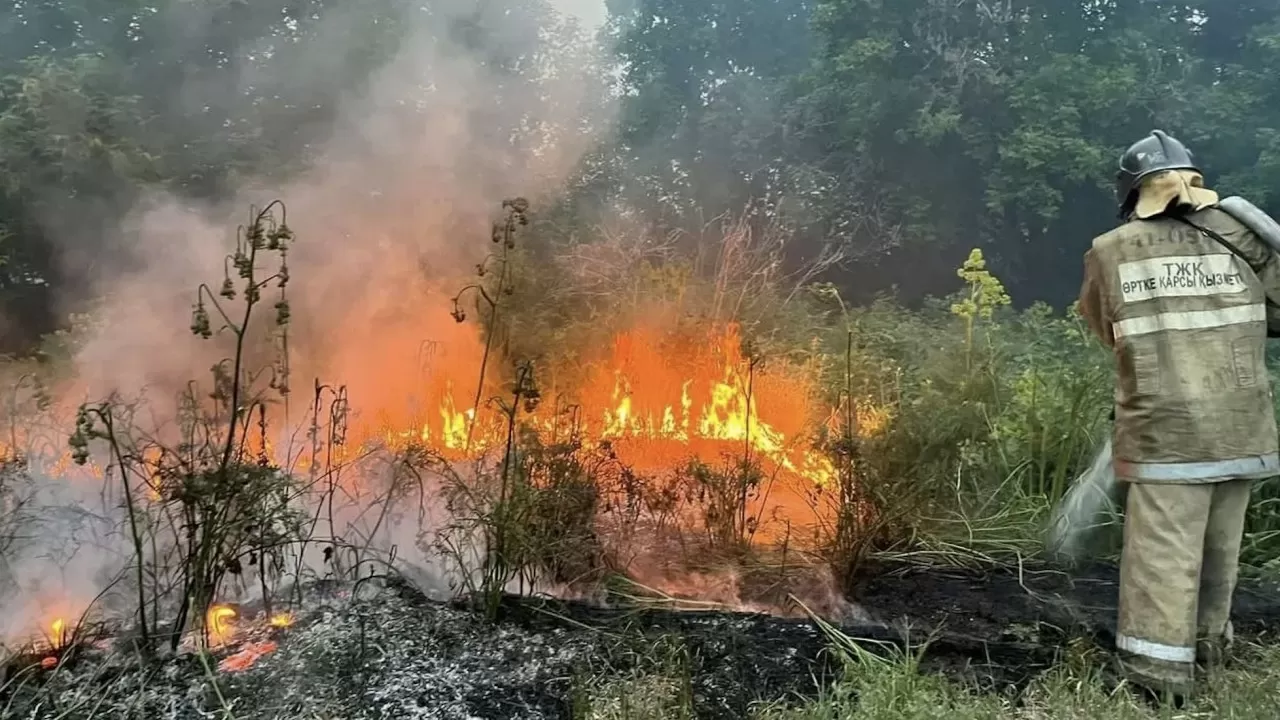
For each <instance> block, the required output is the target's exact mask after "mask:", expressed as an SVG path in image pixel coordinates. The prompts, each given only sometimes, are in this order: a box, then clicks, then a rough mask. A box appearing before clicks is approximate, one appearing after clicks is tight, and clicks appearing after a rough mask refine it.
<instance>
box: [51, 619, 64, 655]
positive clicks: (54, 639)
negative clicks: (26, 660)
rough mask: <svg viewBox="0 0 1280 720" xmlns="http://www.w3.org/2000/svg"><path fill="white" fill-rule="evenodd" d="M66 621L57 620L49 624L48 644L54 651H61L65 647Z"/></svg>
mask: <svg viewBox="0 0 1280 720" xmlns="http://www.w3.org/2000/svg"><path fill="white" fill-rule="evenodd" d="M66 633H67V621H65V620H63V619H62V618H57V619H55V620H54V621H53V622H51V623H49V643H50V644H51V645H53V649H54V650H61V649H62V648H64V647H66V646H67V634H66Z"/></svg>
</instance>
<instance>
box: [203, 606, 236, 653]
mask: <svg viewBox="0 0 1280 720" xmlns="http://www.w3.org/2000/svg"><path fill="white" fill-rule="evenodd" d="M235 618H236V611H235V610H234V609H233V608H230V607H228V606H226V605H214V606H213V607H211V608H209V612H208V613H207V614H206V615H205V628H206V629H207V631H208V633H209V644H210V645H212V646H213V647H218V646H220V645H225V644H226V643H228V642H230V641H231V639H232V637H233V636H234V635H235Z"/></svg>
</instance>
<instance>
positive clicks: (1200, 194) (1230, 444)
mask: <svg viewBox="0 0 1280 720" xmlns="http://www.w3.org/2000/svg"><path fill="white" fill-rule="evenodd" d="M1116 191H1117V193H1116V195H1117V200H1118V202H1119V205H1120V217H1121V220H1122V221H1123V222H1124V224H1122V225H1121V226H1120V227H1118V228H1116V229H1114V230H1112V231H1110V232H1108V233H1106V234H1104V235H1102V236H1100V237H1098V238H1096V239H1094V241H1093V247H1092V249H1090V250H1089V251H1088V252H1087V253H1086V254H1085V257H1084V283H1083V286H1082V287H1081V290H1080V311H1081V313H1082V314H1083V316H1084V318H1085V319H1086V321H1087V322H1088V324H1089V327H1090V328H1091V329H1092V331H1093V332H1094V333H1095V334H1096V335H1097V336H1098V337H1099V338H1100V339H1101V340H1102V342H1103V343H1105V344H1106V345H1107V346H1108V347H1109V348H1111V349H1112V350H1113V351H1114V354H1115V361H1116V368H1117V373H1116V375H1117V379H1116V389H1115V426H1114V431H1113V432H1114V435H1113V438H1112V440H1113V443H1114V455H1115V459H1114V466H1115V472H1116V477H1117V479H1118V480H1119V481H1121V482H1123V483H1126V484H1127V487H1126V489H1127V499H1126V500H1125V521H1124V549H1123V552H1122V555H1121V562H1120V603H1119V618H1118V624H1117V625H1118V627H1117V632H1116V659H1117V661H1118V666H1119V669H1120V672H1121V674H1122V676H1123V677H1124V678H1125V679H1127V680H1128V681H1129V682H1130V683H1132V684H1135V685H1138V686H1140V687H1142V688H1143V689H1146V690H1148V691H1150V692H1154V693H1156V694H1158V695H1160V696H1163V697H1169V696H1173V697H1174V698H1176V699H1185V698H1186V697H1187V696H1189V695H1190V694H1191V692H1192V690H1193V688H1194V686H1195V680H1196V675H1197V666H1199V669H1200V670H1201V671H1208V670H1211V669H1212V668H1213V667H1215V666H1217V665H1219V664H1220V663H1221V661H1222V660H1223V658H1224V656H1225V654H1226V652H1227V650H1228V649H1229V648H1230V644H1231V622H1230V611H1231V600H1232V595H1233V594H1234V592H1235V586H1236V578H1237V570H1238V563H1239V554H1240V543H1241V537H1242V535H1243V530H1244V521H1245V511H1246V508H1247V506H1248V502H1249V494H1250V487H1251V485H1252V481H1255V480H1259V479H1262V478H1268V477H1272V476H1276V475H1280V455H1278V454H1277V451H1278V450H1280V448H1278V447H1277V434H1276V418H1275V410H1274V404H1273V401H1272V390H1271V385H1270V382H1269V379H1268V375H1267V371H1266V367H1265V364H1264V363H1265V343H1266V338H1267V336H1268V328H1269V325H1270V326H1271V327H1273V328H1276V327H1280V323H1272V322H1270V321H1269V320H1268V318H1269V317H1271V315H1272V314H1273V312H1274V310H1275V308H1280V260H1277V258H1276V256H1275V253H1274V252H1273V251H1272V250H1271V249H1270V248H1269V247H1267V246H1266V245H1265V244H1264V243H1263V241H1262V240H1261V239H1260V238H1259V237H1258V236H1257V235H1255V234H1254V233H1253V232H1252V231H1250V230H1249V229H1248V228H1247V227H1246V226H1245V225H1243V224H1241V223H1240V222H1238V221H1237V220H1236V219H1235V218H1233V217H1232V216H1230V215H1228V214H1227V213H1226V212H1225V211H1223V210H1222V209H1220V208H1218V207H1217V202H1218V196H1217V194H1216V193H1214V192H1213V191H1211V190H1209V189H1208V188H1206V187H1205V186H1204V181H1203V176H1202V174H1201V172H1200V170H1199V169H1198V167H1197V165H1196V162H1195V159H1194V157H1193V156H1192V154H1191V152H1190V151H1188V149H1187V148H1186V147H1185V146H1183V144H1182V143H1180V142H1178V141H1177V140H1176V139H1174V138H1172V137H1170V136H1169V135H1167V134H1165V133H1164V132H1161V131H1159V130H1156V131H1154V132H1152V133H1151V134H1150V135H1149V136H1147V137H1145V138H1143V139H1142V140H1139V141H1138V142H1136V143H1134V144H1133V145H1132V146H1131V147H1130V148H1129V149H1128V150H1127V151H1125V153H1124V154H1123V156H1121V158H1120V171H1119V174H1118V175H1117V179H1116ZM1275 315H1276V317H1278V318H1280V313H1275Z"/></svg>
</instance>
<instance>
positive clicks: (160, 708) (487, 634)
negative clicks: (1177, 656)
mask: <svg viewBox="0 0 1280 720" xmlns="http://www.w3.org/2000/svg"><path fill="white" fill-rule="evenodd" d="M855 595H856V596H855V598H854V599H855V600H856V601H857V602H858V603H859V604H860V605H861V607H862V610H864V611H865V616H863V617H864V619H863V620H861V621H858V622H852V623H844V624H842V625H841V629H842V631H843V632H845V633H846V634H847V635H849V636H851V637H854V638H857V640H858V642H859V643H860V644H862V645H864V646H865V647H867V649H869V650H871V651H872V652H877V653H884V652H886V651H887V650H886V647H887V646H889V647H891V646H893V645H897V646H899V647H902V646H904V645H907V644H911V645H912V646H918V645H919V644H920V643H921V642H923V641H924V640H925V639H926V638H927V637H928V636H930V635H932V639H931V641H930V642H929V644H928V645H927V648H926V650H925V653H924V661H923V667H924V669H925V670H926V671H933V672H942V673H946V674H948V675H952V676H955V677H958V678H963V679H966V680H969V681H972V682H975V683H977V684H978V685H979V686H980V687H983V688H986V689H989V690H993V691H996V690H1007V689H1010V688H1017V687H1021V686H1022V685H1024V684H1025V683H1027V682H1028V681H1029V680H1031V679H1032V678H1033V677H1035V675H1036V674H1038V673H1039V672H1041V671H1042V670H1043V669H1045V668H1047V667H1049V666H1050V665H1052V664H1053V663H1054V662H1055V661H1056V660H1057V658H1058V656H1059V654H1060V653H1061V651H1062V648H1063V647H1064V645H1065V643H1066V641H1067V640H1069V639H1070V638H1072V637H1078V636H1080V635H1085V636H1090V637H1094V638H1096V639H1098V641H1099V642H1102V643H1108V640H1109V637H1110V635H1111V633H1112V632H1113V630H1112V628H1113V627H1114V614H1115V598H1116V571H1115V569H1114V568H1106V567H1098V568H1091V569H1089V570H1087V571H1077V572H1076V573H1073V574H1072V575H1067V574H1065V573H1063V572H1060V571H1056V570H1053V569H1051V568H1047V567H1023V568H1020V569H1018V568H1014V569H1001V570H997V569H993V570H989V571H982V572H979V571H972V570H945V569H937V568H934V569H925V568H919V567H915V568H912V567H901V566H897V567H888V566H886V567H880V568H878V572H877V573H876V574H875V575H874V576H872V577H868V578H867V579H866V580H865V581H864V582H863V583H862V584H861V585H860V586H859V587H858V588H857V592H856V594H855ZM866 618H870V619H866ZM1235 620H1236V630H1237V634H1238V635H1241V636H1244V637H1255V638H1256V637H1260V636H1263V635H1266V634H1269V633H1270V632H1271V631H1272V630H1274V629H1275V628H1277V627H1280V593H1277V592H1275V588H1274V587H1268V586H1263V585H1260V584H1256V583H1247V582H1246V583H1244V584H1243V587H1242V588H1241V590H1240V592H1239V593H1238V598H1237V608H1236V613H1235ZM261 632H264V633H271V634H272V639H273V640H275V641H276V642H278V644H279V648H278V650H276V651H275V652H272V653H270V654H267V655H265V656H263V657H262V658H261V659H259V660H258V661H257V662H256V663H255V664H253V665H252V666H251V667H249V668H248V669H247V670H242V671H239V672H234V673H229V672H223V671H221V670H218V669H217V668H216V667H214V668H212V669H206V668H205V667H204V666H203V665H202V664H201V663H200V662H199V661H198V658H195V657H194V656H191V655H185V656H183V655H178V656H175V657H170V658H167V659H165V660H162V661H155V662H151V663H142V662H139V661H138V660H137V658H136V655H134V654H132V653H128V652H123V651H122V650H121V649H119V648H118V647H117V648H116V649H97V650H89V649H86V650H82V651H81V652H80V653H79V656H78V658H76V659H74V660H69V661H68V662H66V663H64V664H63V666H62V667H60V668H58V669H57V670H53V671H32V672H30V673H28V674H25V675H23V676H22V677H23V678H24V679H23V680H22V681H21V682H11V683H9V685H8V687H7V688H6V689H5V690H3V691H0V708H7V710H6V712H5V713H3V714H4V717H13V718H32V719H34V718H53V717H63V718H67V719H68V720H75V719H76V718H89V717H112V718H122V719H127V718H197V717H212V716H219V715H218V713H220V712H221V711H220V708H222V707H224V706H230V707H232V708H233V710H234V713H233V714H234V716H235V717H236V718H237V719H238V720H277V719H282V718H297V717H323V718H330V717H342V718H349V719H350V720H365V719H367V720H374V719H377V720H382V719H388V720H389V719H390V718H441V719H450V720H452V719H458V720H462V719H464V718H465V719H467V720H471V719H474V718H486V719H489V718H492V719H494V720H497V719H498V718H530V719H538V718H571V717H573V714H572V712H571V708H572V706H573V702H574V698H575V694H576V688H578V687H579V686H580V683H581V682H583V681H584V679H588V678H590V679H597V680H598V679H599V678H601V677H611V676H620V677H626V676H627V675H628V674H629V673H631V672H633V671H634V672H646V671H653V670H662V669H664V668H663V667H662V666H661V662H663V661H662V660H661V659H660V658H659V656H661V657H666V658H668V659H669V658H677V659H678V662H679V663H680V664H682V665H683V666H684V671H683V672H685V673H687V675H688V678H689V687H688V689H689V691H690V694H691V696H692V699H693V705H694V708H695V711H696V716H697V717H698V718H706V719H714V720H720V719H725V720H728V719H729V718H734V719H740V718H744V717H747V716H748V714H749V712H748V711H749V707H750V705H751V704H752V703H753V701H757V700H763V701H778V700H780V699H784V698H798V697H799V698H802V697H812V696H814V695H816V694H817V692H818V691H819V686H820V685H821V684H822V683H824V682H826V681H827V680H829V679H830V678H831V677H832V676H833V674H834V673H835V672H837V671H838V669H839V668H838V659H837V657H836V656H835V654H833V653H831V652H829V649H830V647H831V643H830V639H829V638H828V637H826V636H825V635H824V634H823V632H822V630H821V629H820V628H819V627H818V626H817V625H816V624H815V623H814V622H812V621H810V620H807V619H803V618H780V617H776V616H771V615H760V614H757V615H750V614H735V613H723V612H689V611H674V610H668V609H654V608H646V607H639V606H635V605H630V606H628V605H615V606H613V607H605V606H602V605H600V604H592V603H588V602H572V601H560V600H548V599H532V598H514V597H512V598H506V599H505V600H504V602H503V604H502V606H501V613H500V616H499V619H498V622H496V623H495V624H489V623H486V622H484V620H483V618H482V617H481V616H480V615H479V614H477V613H475V612H471V611H470V610H468V609H466V608H463V607H461V606H459V605H456V604H444V603H439V602H435V601H432V600H430V599H428V598H427V597H426V596H425V595H423V594H422V593H420V592H418V591H417V590H416V589H414V588H413V587H410V586H409V585H407V584H406V583H405V582H403V581H399V580H395V579H389V580H388V581H386V582H385V583H383V584H382V585H381V586H380V587H375V584H374V583H372V582H370V583H365V589H364V590H362V591H361V592H360V593H359V594H358V596H357V597H354V598H352V597H346V598H343V597H340V596H336V595H333V594H325V595H324V596H323V597H317V598H315V599H313V600H312V601H310V604H309V606H308V607H307V608H304V609H302V610H300V611H299V612H298V614H297V617H296V622H295V624H294V626H293V627H291V628H289V629H288V630H284V631H279V630H274V629H264V630H262V631H261ZM251 639H258V640H261V639H263V638H247V637H246V638H243V640H245V641H248V640H251ZM886 644H887V645H886ZM660 647H665V648H666V650H662V651H659V650H658V648H660ZM229 652H230V651H226V652H224V653H223V654H224V655H225V654H228V653H229ZM656 658H657V659H656ZM665 669H666V670H668V671H670V669H671V667H670V666H669V665H668V666H666V667H665ZM815 680H816V682H815ZM215 686H216V690H215ZM140 688H143V690H142V691H141V692H140V690H139V689H140ZM219 696H220V698H221V699H219ZM210 713H214V714H210Z"/></svg>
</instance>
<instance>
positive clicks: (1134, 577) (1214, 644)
mask: <svg viewBox="0 0 1280 720" xmlns="http://www.w3.org/2000/svg"><path fill="white" fill-rule="evenodd" d="M1252 486H1253V481H1252V480H1231V481H1227V482H1221V483H1212V484H1205V485H1156V484H1150V483H1130V484H1129V487H1128V498H1127V500H1126V509H1125V522H1124V551H1123V553H1122V555H1121V560H1120V607H1119V619H1118V620H1119V621H1118V623H1117V628H1116V649H1117V650H1118V655H1119V661H1120V666H1121V669H1122V671H1123V673H1124V674H1125V675H1126V677H1127V678H1128V679H1129V680H1131V681H1132V682H1134V683H1136V684H1139V685H1142V686H1144V687H1147V688H1149V689H1151V690H1155V691H1157V692H1169V693H1174V694H1178V695H1189V694H1190V693H1191V690H1192V689H1193V687H1194V683H1195V673H1196V665H1197V663H1199V664H1200V665H1201V666H1202V667H1210V666H1213V665H1216V664H1217V663H1218V662H1220V661H1221V659H1222V656H1223V655H1224V653H1225V652H1226V651H1227V649H1228V647H1229V645H1230V643H1231V599H1232V596H1233V595H1234V593H1235V588H1236V579H1237V574H1238V569H1239V560H1240V543H1241V538H1242V536H1243V534H1244V522H1245V511H1246V510H1247V508H1248V505H1249V493H1250V489H1251V488H1252Z"/></svg>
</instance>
